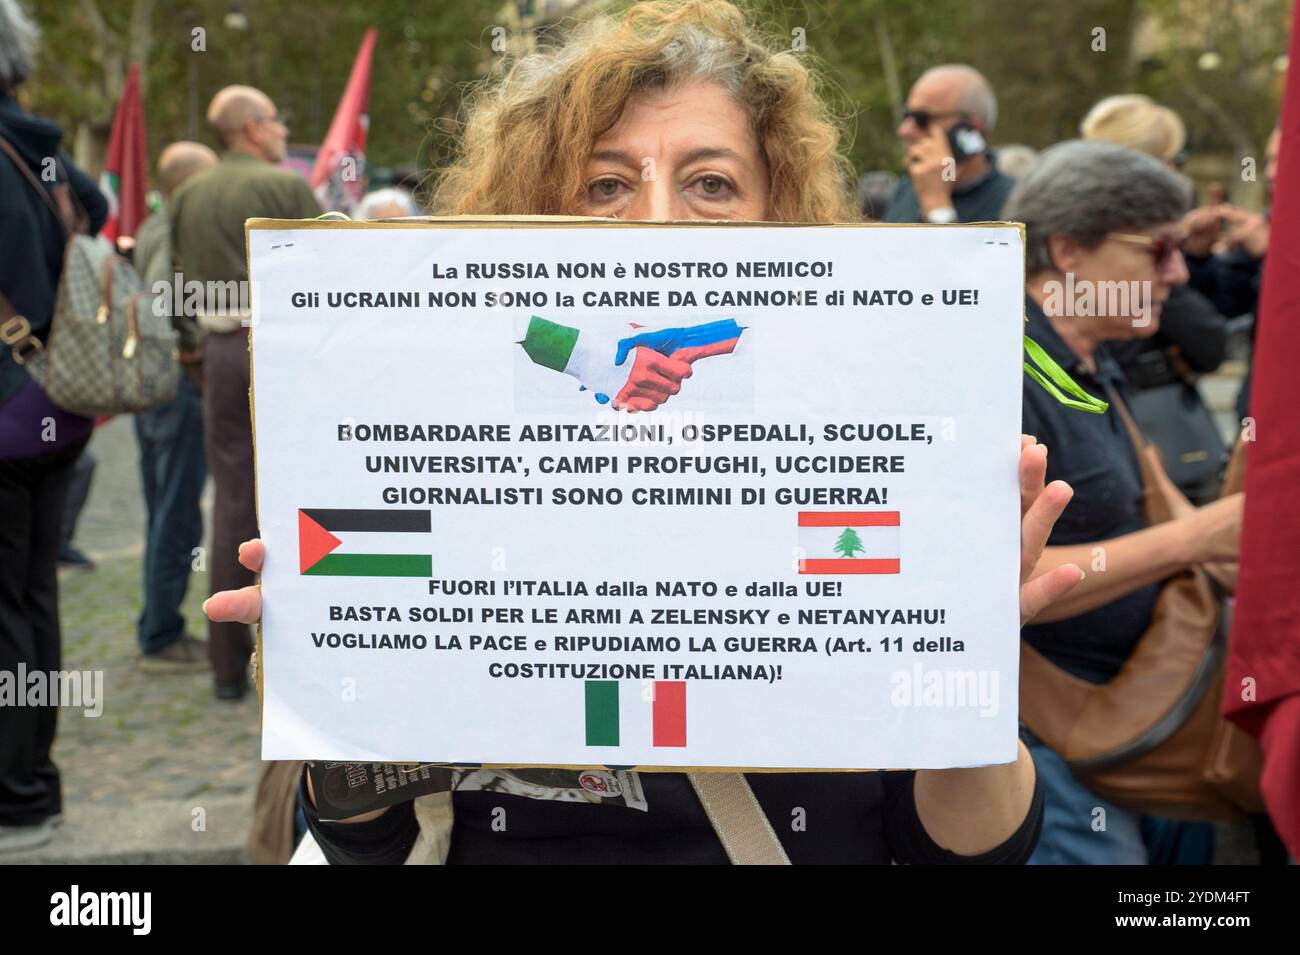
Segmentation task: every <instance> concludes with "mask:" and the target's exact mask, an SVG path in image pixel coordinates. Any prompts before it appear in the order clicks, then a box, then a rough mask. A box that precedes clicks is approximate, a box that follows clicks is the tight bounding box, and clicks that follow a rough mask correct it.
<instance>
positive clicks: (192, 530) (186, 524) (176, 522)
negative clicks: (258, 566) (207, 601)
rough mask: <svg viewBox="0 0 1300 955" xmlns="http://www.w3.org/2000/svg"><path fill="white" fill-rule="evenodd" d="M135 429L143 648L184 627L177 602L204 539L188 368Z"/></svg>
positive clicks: (195, 410) (197, 401)
mask: <svg viewBox="0 0 1300 955" xmlns="http://www.w3.org/2000/svg"><path fill="white" fill-rule="evenodd" d="M135 436H136V440H137V441H138V442H139V444H140V481H141V484H142V485H143V486H144V504H145V509H146V512H147V514H148V519H147V522H146V525H145V550H144V606H143V607H142V608H141V610H140V620H139V624H138V628H137V636H138V638H139V641H140V650H141V652H143V653H157V652H158V651H160V650H162V649H164V648H165V647H166V646H168V645H169V644H171V643H174V642H175V641H176V640H178V639H180V637H181V634H183V633H184V632H185V618H184V617H182V616H181V602H182V601H183V600H184V599H185V590H186V588H187V587H188V586H189V583H190V570H191V569H192V567H193V563H194V556H195V554H194V550H195V548H197V547H198V546H199V545H200V544H201V543H202V542H203V514H202V512H201V511H200V510H199V496H200V495H201V494H202V493H203V482H204V480H206V478H207V464H206V462H205V460H204V454H203V399H202V398H201V397H200V396H199V391H198V389H197V388H195V387H194V383H193V382H192V381H191V380H190V377H189V376H188V375H181V379H180V384H179V385H178V386H177V389H176V397H175V398H173V399H172V400H171V401H168V402H167V403H166V404H162V405H159V406H158V407H156V408H150V409H149V410H148V411H141V412H139V413H138V414H137V415H136V416H135Z"/></svg>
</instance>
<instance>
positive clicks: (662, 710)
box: [583, 680, 686, 746]
mask: <svg viewBox="0 0 1300 955" xmlns="http://www.w3.org/2000/svg"><path fill="white" fill-rule="evenodd" d="M583 689H584V693H585V694H586V716H587V745H588V746H617V745H618V744H619V727H620V720H619V705H618V681H617V680H587V681H586V685H585V687H584V688H583ZM651 721H652V725H653V730H652V739H651V742H652V745H654V746H685V745H686V683H685V681H683V680H657V681H655V685H654V703H653V714H652V717H651Z"/></svg>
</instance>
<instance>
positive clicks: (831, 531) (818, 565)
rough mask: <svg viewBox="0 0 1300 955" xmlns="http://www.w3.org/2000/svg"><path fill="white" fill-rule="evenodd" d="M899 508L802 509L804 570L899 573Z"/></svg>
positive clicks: (801, 538)
mask: <svg viewBox="0 0 1300 955" xmlns="http://www.w3.org/2000/svg"><path fill="white" fill-rule="evenodd" d="M898 526H899V512H898V511H800V512H799V549H800V551H801V552H802V553H803V555H804V556H803V557H801V558H800V560H799V573H801V574H896V573H898V572H899V543H898Z"/></svg>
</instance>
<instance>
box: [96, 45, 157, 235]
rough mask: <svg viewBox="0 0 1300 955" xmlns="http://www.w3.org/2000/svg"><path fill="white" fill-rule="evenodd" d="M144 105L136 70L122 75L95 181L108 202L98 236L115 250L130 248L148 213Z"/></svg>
mask: <svg viewBox="0 0 1300 955" xmlns="http://www.w3.org/2000/svg"><path fill="white" fill-rule="evenodd" d="M144 143H145V135H144V106H143V105H142V103H141V101H140V67H139V66H132V67H131V69H130V71H129V72H128V73H127V74H126V86H125V87H123V89H122V98H121V99H120V100H118V101H117V112H116V113H115V114H114V115H113V132H112V133H111V134H110V136H109V138H108V155H107V156H106V157H105V158H104V172H103V175H101V176H100V179H99V188H100V191H102V192H103V193H104V196H105V198H107V199H108V207H109V208H108V221H107V222H105V223H104V230H103V232H102V233H101V234H102V235H103V236H104V238H106V239H108V241H110V242H112V243H113V244H114V245H116V246H117V247H118V248H119V249H125V248H128V247H130V245H131V244H132V243H131V242H127V243H125V244H124V243H123V242H122V240H123V239H133V238H134V236H135V230H136V229H138V228H139V227H140V223H141V222H143V221H144V218H145V216H146V215H148V211H147V210H146V209H145V204H144V193H145V189H146V188H148V181H149V157H148V155H147V154H146V153H145V146H144Z"/></svg>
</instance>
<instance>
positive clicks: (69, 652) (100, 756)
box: [4, 367, 1253, 862]
mask: <svg viewBox="0 0 1300 955" xmlns="http://www.w3.org/2000/svg"><path fill="white" fill-rule="evenodd" d="M1227 372H1228V373H1227V374H1224V375H1220V376H1216V377H1215V378H1211V379H1206V381H1205V382H1204V383H1203V388H1204V390H1205V393H1206V395H1207V398H1208V399H1209V400H1210V403H1211V405H1212V406H1213V407H1214V408H1215V410H1216V412H1217V415H1216V416H1217V417H1218V418H1219V420H1220V424H1221V426H1222V427H1223V428H1224V430H1225V432H1227V433H1232V432H1234V431H1235V427H1236V425H1235V422H1234V417H1235V416H1233V415H1232V414H1231V413H1230V409H1231V402H1232V399H1233V397H1234V396H1235V394H1236V387H1237V377H1236V375H1237V374H1239V373H1240V372H1239V371H1238V369H1237V368H1235V367H1230V368H1228V369H1227ZM1234 372H1235V373H1236V374H1233V373H1234ZM91 451H92V453H93V454H94V455H95V456H96V458H98V461H99V465H98V468H97V470H96V473H95V482H94V485H93V488H92V490H91V494H90V499H89V502H88V503H87V506H86V510H85V513H84V514H83V516H82V520H81V524H80V526H79V528H78V532H77V541H76V542H77V544H78V545H79V546H81V547H82V548H83V549H84V550H85V551H86V552H87V553H89V554H90V555H91V556H92V557H93V558H95V559H96V561H97V562H98V564H99V566H98V569H97V570H95V571H93V572H90V573H85V572H67V573H64V574H63V575H62V577H61V580H60V586H61V588H62V589H61V599H60V605H61V607H62V612H63V639H64V648H65V662H64V667H65V669H99V670H102V671H103V674H104V677H103V679H104V711H103V715H101V716H99V717H98V718H85V717H82V716H81V715H80V714H79V712H77V711H65V712H64V713H62V714H61V716H60V722H59V736H58V741H57V743H56V745H55V750H54V754H55V759H56V761H57V762H58V764H59V766H60V767H61V768H62V770H63V774H64V777H63V778H64V786H65V790H66V798H65V804H66V813H65V817H66V823H65V825H64V826H63V828H62V829H60V830H59V833H58V835H57V836H56V838H55V840H54V841H53V842H52V843H51V844H50V845H48V846H45V847H43V848H41V849H38V850H35V851H33V852H29V853H23V854H12V855H8V856H6V857H5V859H4V861H5V862H20V861H31V862H73V861H77V862H85V861H97V862H98V861H115V862H236V861H246V859H247V855H246V852H245V850H244V842H245V840H246V838H247V832H248V825H249V819H250V816H251V808H252V802H253V791H254V787H255V785H256V780H257V777H258V773H259V770H260V763H259V760H258V739H257V733H258V715H257V701H256V698H255V697H254V696H250V697H248V698H246V699H245V700H244V701H243V702H242V703H238V704H233V705H232V704H229V703H218V702H216V701H215V700H214V699H213V697H212V689H211V683H210V676H209V675H208V674H207V673H198V674H193V675H176V676H157V675H147V674H143V673H141V672H139V671H138V670H137V669H136V668H135V658H136V655H137V652H138V651H137V649H136V643H135V620H136V616H137V614H138V613H139V610H140V557H141V552H142V549H143V544H142V529H143V526H144V516H143V513H142V507H143V505H142V498H141V494H140V486H139V475H138V471H137V465H136V457H135V455H136V444H135V435H134V430H133V424H132V421H131V419H130V418H128V417H124V418H118V419H115V420H113V421H111V422H109V423H108V424H107V425H105V426H104V427H102V428H100V429H98V431H97V432H96V434H95V437H94V439H93V441H92V444H91ZM210 490H211V486H210V485H209V495H208V496H206V497H205V501H204V504H205V508H204V510H205V514H206V513H208V511H209V507H208V505H209V503H210ZM206 593H207V575H206V573H202V574H196V575H195V577H194V579H193V580H192V582H191V585H190V594H189V599H188V600H187V602H186V619H187V620H188V621H189V624H190V627H191V629H192V631H193V632H195V633H196V634H198V635H200V636H204V635H206V634H205V630H204V627H203V617H202V614H201V613H200V611H199V605H200V603H201V602H202V599H203V597H204V595H206ZM1247 842H1248V840H1246V839H1244V838H1243V837H1242V834H1241V833H1239V832H1237V833H1234V832H1230V831H1221V834H1220V852H1219V857H1220V859H1221V860H1222V861H1235V862H1246V861H1251V857H1252V855H1253V850H1252V849H1251V848H1250V847H1249V845H1248V844H1247Z"/></svg>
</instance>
